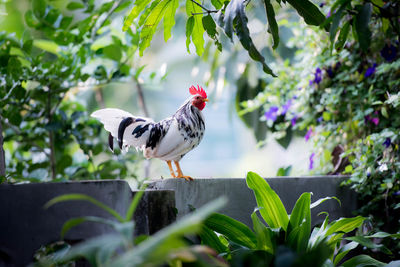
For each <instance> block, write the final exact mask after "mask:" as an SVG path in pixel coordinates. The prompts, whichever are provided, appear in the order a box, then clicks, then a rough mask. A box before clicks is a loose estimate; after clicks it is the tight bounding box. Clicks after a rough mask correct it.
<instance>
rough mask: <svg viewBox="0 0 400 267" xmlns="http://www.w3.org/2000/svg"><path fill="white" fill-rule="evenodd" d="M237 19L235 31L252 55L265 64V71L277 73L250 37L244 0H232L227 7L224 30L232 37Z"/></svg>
mask: <svg viewBox="0 0 400 267" xmlns="http://www.w3.org/2000/svg"><path fill="white" fill-rule="evenodd" d="M234 20H235V22H236V23H235V33H236V35H237V36H238V38H239V41H240V43H241V44H242V46H243V47H244V49H246V50H247V52H248V53H249V55H250V57H251V58H252V59H253V60H255V61H258V62H260V63H261V64H262V66H263V71H264V72H265V73H267V74H270V75H272V76H274V77H276V75H275V74H274V73H273V71H272V70H271V69H270V67H269V66H268V65H267V64H266V63H265V58H264V57H263V56H262V55H261V54H260V52H259V51H258V50H257V48H256V47H255V45H254V43H253V40H252V39H251V37H250V32H249V29H248V28H247V21H248V19H247V16H246V13H245V10H244V3H243V1H242V0H232V1H231V2H229V4H228V5H227V7H226V9H225V18H224V23H225V26H224V30H225V33H226V35H227V36H228V37H229V38H231V39H232V30H233V21H234Z"/></svg>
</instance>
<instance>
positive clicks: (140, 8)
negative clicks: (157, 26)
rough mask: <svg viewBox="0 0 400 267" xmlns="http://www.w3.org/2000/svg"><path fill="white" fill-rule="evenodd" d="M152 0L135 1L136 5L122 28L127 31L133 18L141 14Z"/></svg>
mask: <svg viewBox="0 0 400 267" xmlns="http://www.w3.org/2000/svg"><path fill="white" fill-rule="evenodd" d="M150 2H151V0H137V1H135V6H134V7H133V8H132V10H131V12H129V15H128V16H127V17H126V18H125V20H124V25H123V26H122V30H123V31H126V30H128V28H129V27H130V26H131V25H132V23H133V20H134V19H135V18H137V17H138V16H139V14H140V13H141V12H142V11H143V10H144V9H145V8H146V6H147V5H148V4H150Z"/></svg>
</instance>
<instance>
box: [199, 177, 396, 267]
mask: <svg viewBox="0 0 400 267" xmlns="http://www.w3.org/2000/svg"><path fill="white" fill-rule="evenodd" d="M246 181H247V186H248V187H249V188H250V189H252V190H253V192H254V195H255V198H256V200H257V208H256V210H255V211H254V212H253V213H252V214H251V218H252V221H253V230H254V231H252V230H251V229H250V228H249V227H247V226H246V225H244V224H243V223H241V222H239V221H236V220H234V219H232V218H230V217H228V216H225V215H222V214H217V213H214V214H212V215H211V216H210V217H209V218H208V219H207V220H206V221H205V226H204V227H203V231H202V232H201V234H200V236H201V239H202V243H203V244H205V245H208V246H210V247H212V248H214V249H215V250H216V251H218V252H219V253H220V255H222V256H224V257H225V258H226V259H227V260H228V261H229V262H230V263H231V264H232V266H250V265H251V266H360V265H363V264H364V265H374V266H384V265H385V264H384V263H382V262H380V261H377V260H375V259H373V258H371V257H370V256H367V255H358V256H355V257H351V258H344V257H345V256H346V255H347V254H348V253H349V252H350V251H352V250H354V249H355V248H356V247H357V246H359V245H361V246H363V247H367V248H371V249H377V250H381V251H384V252H385V253H387V254H391V252H390V251H389V250H388V249H387V248H386V247H385V246H384V245H379V244H375V243H374V242H373V239H374V238H376V237H391V238H399V237H400V235H398V234H397V235H390V234H387V233H383V232H379V233H376V234H374V235H368V236H365V235H358V234H357V235H355V236H352V235H350V233H351V232H352V231H354V230H355V229H357V228H359V227H361V226H362V224H363V222H364V221H365V218H364V217H361V216H357V217H353V218H340V219H338V220H335V221H332V222H329V216H328V215H326V218H325V221H324V223H323V224H322V225H321V227H314V228H312V227H311V225H312V224H311V208H313V207H316V206H317V205H319V204H321V203H322V202H324V201H326V200H327V199H330V198H325V199H320V200H318V201H316V202H314V203H311V193H303V194H302V195H301V196H300V197H299V199H298V200H297V202H296V204H295V206H294V207H293V210H292V212H291V214H288V213H287V212H286V209H285V207H284V206H283V204H282V202H281V200H280V199H279V196H278V195H277V194H276V193H275V191H274V190H272V189H271V187H270V186H269V185H268V183H267V182H266V181H265V180H264V179H263V178H261V177H260V176H259V175H257V174H256V173H253V172H249V173H248V174H247V178H246ZM258 213H259V214H260V215H261V217H262V219H263V220H264V221H265V222H266V224H267V225H268V226H267V225H265V223H263V222H262V221H261V219H260V218H259V216H258ZM346 240H347V241H351V242H349V243H347V244H344V243H343V242H344V241H346ZM397 263H398V262H397ZM364 265H363V266H364Z"/></svg>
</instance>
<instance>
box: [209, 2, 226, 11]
mask: <svg viewBox="0 0 400 267" xmlns="http://www.w3.org/2000/svg"><path fill="white" fill-rule="evenodd" d="M211 4H212V5H213V6H214V7H215V8H216V9H221V7H222V6H223V5H224V1H222V0H211Z"/></svg>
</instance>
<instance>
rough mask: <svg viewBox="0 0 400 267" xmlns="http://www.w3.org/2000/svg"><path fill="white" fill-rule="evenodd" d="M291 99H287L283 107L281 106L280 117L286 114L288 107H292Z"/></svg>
mask: <svg viewBox="0 0 400 267" xmlns="http://www.w3.org/2000/svg"><path fill="white" fill-rule="evenodd" d="M292 102H293V99H292V98H291V99H289V100H288V101H287V102H286V104H285V105H283V106H282V111H281V115H285V114H286V112H287V111H288V110H289V108H290V106H291V105H292Z"/></svg>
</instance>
